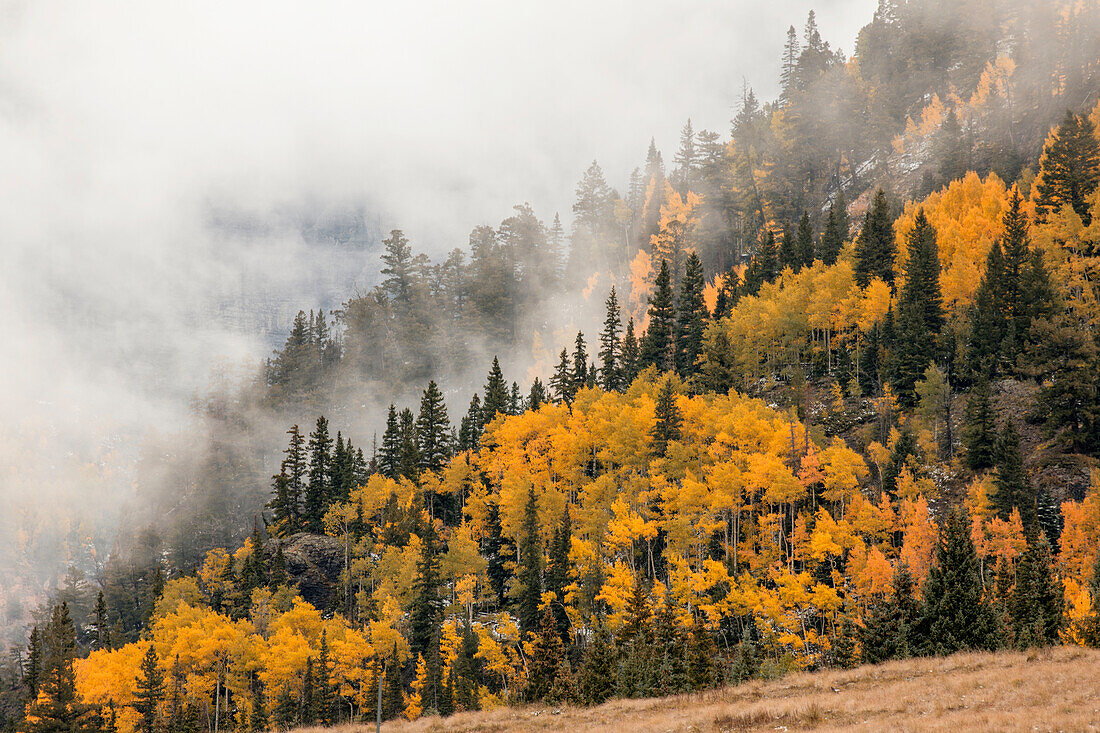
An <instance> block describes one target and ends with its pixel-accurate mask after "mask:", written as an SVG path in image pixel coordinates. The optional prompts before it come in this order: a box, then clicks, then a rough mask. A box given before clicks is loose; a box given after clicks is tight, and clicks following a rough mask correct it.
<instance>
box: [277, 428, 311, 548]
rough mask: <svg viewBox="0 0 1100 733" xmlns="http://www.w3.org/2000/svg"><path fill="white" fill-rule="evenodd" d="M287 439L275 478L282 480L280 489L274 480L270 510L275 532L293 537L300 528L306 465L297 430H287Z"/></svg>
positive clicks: (302, 441) (303, 441)
mask: <svg viewBox="0 0 1100 733" xmlns="http://www.w3.org/2000/svg"><path fill="white" fill-rule="evenodd" d="M287 435H289V436H290V442H289V445H287V447H286V450H284V451H283V453H284V456H285V457H284V458H283V462H282V466H281V468H280V471H279V476H280V477H281V478H282V479H283V480H282V483H281V485H279V482H278V480H277V486H276V491H275V499H274V504H273V505H272V507H271V509H272V512H273V514H274V519H275V520H276V523H277V525H278V526H279V528H280V529H281V530H283V531H284V532H285V533H286V534H293V533H294V532H298V531H300V530H301V528H302V516H301V512H302V501H303V500H304V498H305V488H306V483H305V478H306V470H307V463H306V454H305V438H303V437H302V434H301V432H300V431H299V430H298V426H297V425H293V426H291V428H290V430H288V431H287Z"/></svg>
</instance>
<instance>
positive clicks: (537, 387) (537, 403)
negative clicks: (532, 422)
mask: <svg viewBox="0 0 1100 733" xmlns="http://www.w3.org/2000/svg"><path fill="white" fill-rule="evenodd" d="M546 401H547V400H546V387H544V386H543V384H542V380H541V379H539V378H538V377H535V379H534V381H532V382H531V391H530V392H528V393H527V409H528V410H531V411H533V412H537V411H538V409H539V408H540V407H542V406H543V404H544V403H545V402H546Z"/></svg>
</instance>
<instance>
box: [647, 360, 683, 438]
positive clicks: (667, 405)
mask: <svg viewBox="0 0 1100 733" xmlns="http://www.w3.org/2000/svg"><path fill="white" fill-rule="evenodd" d="M655 412H656V417H657V422H656V423H655V424H654V426H653V430H652V432H651V433H650V435H651V436H652V438H653V453H654V455H657V456H663V455H664V454H665V451H666V450H667V449H668V444H669V443H670V442H671V441H673V440H679V439H680V425H681V423H682V422H683V413H681V412H680V406H679V405H678V404H676V387H675V385H673V383H672V378H671V377H666V378H665V380H664V381H663V382H662V383H661V391H660V392H658V393H657V404H656V405H655Z"/></svg>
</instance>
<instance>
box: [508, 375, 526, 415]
mask: <svg viewBox="0 0 1100 733" xmlns="http://www.w3.org/2000/svg"><path fill="white" fill-rule="evenodd" d="M523 409H524V407H523V396H522V395H520V393H519V383H518V382H512V391H511V393H510V394H509V395H508V414H509V415H522V414H523Z"/></svg>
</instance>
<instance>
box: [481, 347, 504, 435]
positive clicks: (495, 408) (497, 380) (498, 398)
mask: <svg viewBox="0 0 1100 733" xmlns="http://www.w3.org/2000/svg"><path fill="white" fill-rule="evenodd" d="M507 412H508V385H507V384H506V383H505V381H504V375H503V374H502V373H501V371H500V361H499V360H498V359H497V357H495V356H494V357H493V366H492V368H491V369H490V370H489V376H488V377H487V378H486V380H485V396H484V397H482V400H481V415H482V417H481V424H482V425H483V426H484V425H488V424H489V421H491V420H492V419H493V418H494V417H496V415H497V413H504V414H507Z"/></svg>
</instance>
